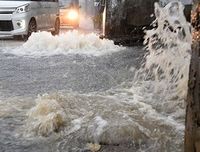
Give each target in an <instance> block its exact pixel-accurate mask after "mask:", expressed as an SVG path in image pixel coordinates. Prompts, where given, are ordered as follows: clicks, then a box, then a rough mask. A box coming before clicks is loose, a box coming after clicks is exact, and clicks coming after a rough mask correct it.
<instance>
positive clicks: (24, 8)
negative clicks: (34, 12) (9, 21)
mask: <svg viewBox="0 0 200 152" xmlns="http://www.w3.org/2000/svg"><path fill="white" fill-rule="evenodd" d="M28 11H30V5H29V4H26V5H23V6H20V7H18V8H17V9H16V10H15V13H16V14H18V13H25V12H28Z"/></svg>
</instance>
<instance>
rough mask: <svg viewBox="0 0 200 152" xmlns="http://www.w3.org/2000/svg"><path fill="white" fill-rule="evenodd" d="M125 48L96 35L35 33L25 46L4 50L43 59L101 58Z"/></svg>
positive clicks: (70, 32) (69, 32)
mask: <svg viewBox="0 0 200 152" xmlns="http://www.w3.org/2000/svg"><path fill="white" fill-rule="evenodd" d="M122 49H123V47H120V46H117V45H114V42H113V41H111V40H106V39H100V38H99V36H98V35H97V34H95V33H90V34H80V33H79V32H78V31H68V32H66V33H63V34H60V35H59V36H52V35H51V33H48V32H38V33H33V34H32V35H31V37H30V38H29V40H28V41H27V42H26V43H24V45H23V46H21V47H19V48H15V49H11V50H8V49H7V50H4V52H6V53H11V54H14V55H18V56H29V57H41V56H53V55H60V54H62V55H68V54H84V55H90V56H101V55H105V54H110V53H113V52H118V51H120V50H122Z"/></svg>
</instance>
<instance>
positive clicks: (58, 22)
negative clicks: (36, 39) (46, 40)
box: [51, 18, 60, 35]
mask: <svg viewBox="0 0 200 152" xmlns="http://www.w3.org/2000/svg"><path fill="white" fill-rule="evenodd" d="M54 29H55V30H54V31H52V32H51V34H52V35H58V34H59V33H60V20H59V18H57V19H56V22H55V27H54Z"/></svg>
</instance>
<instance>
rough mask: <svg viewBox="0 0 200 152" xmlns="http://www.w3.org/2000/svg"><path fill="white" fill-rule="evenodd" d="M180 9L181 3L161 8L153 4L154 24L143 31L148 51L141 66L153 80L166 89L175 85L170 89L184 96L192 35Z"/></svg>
mask: <svg viewBox="0 0 200 152" xmlns="http://www.w3.org/2000/svg"><path fill="white" fill-rule="evenodd" d="M183 9H184V7H183V5H182V3H181V2H172V3H169V4H168V5H166V6H165V7H164V8H161V7H160V6H159V5H158V4H157V3H156V4H155V14H156V20H155V22H156V23H157V26H156V27H155V28H154V29H152V30H149V31H146V36H145V44H147V49H148V50H149V54H148V55H147V57H146V63H145V69H148V70H150V72H151V74H152V75H153V76H154V79H155V83H156V82H160V85H163V88H165V89H167V90H173V88H176V89H174V90H173V91H174V92H177V95H178V96H179V97H182V98H185V97H186V95H187V85H188V84H187V83H188V76H189V65H190V58H191V54H190V52H191V43H192V36H191V31H190V24H189V23H188V22H187V21H186V19H185V17H184V14H183ZM159 88H160V86H159Z"/></svg>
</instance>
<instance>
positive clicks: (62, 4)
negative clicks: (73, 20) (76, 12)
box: [59, 0, 71, 7]
mask: <svg viewBox="0 0 200 152" xmlns="http://www.w3.org/2000/svg"><path fill="white" fill-rule="evenodd" d="M70 3H71V0H60V1H59V6H60V7H68V6H69V5H70Z"/></svg>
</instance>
